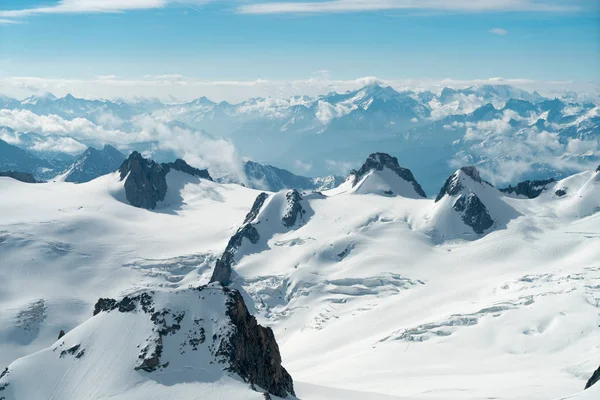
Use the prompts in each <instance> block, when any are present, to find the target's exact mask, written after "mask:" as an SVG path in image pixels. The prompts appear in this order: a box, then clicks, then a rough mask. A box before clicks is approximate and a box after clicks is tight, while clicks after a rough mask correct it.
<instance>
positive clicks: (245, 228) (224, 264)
mask: <svg viewBox="0 0 600 400" xmlns="http://www.w3.org/2000/svg"><path fill="white" fill-rule="evenodd" d="M268 197H269V195H268V194H266V193H264V192H263V193H261V194H259V195H258V197H256V200H254V204H252V208H251V209H250V212H248V214H247V215H246V218H244V224H243V225H242V226H241V227H240V228H239V229H238V230H237V232H236V233H235V234H234V235H233V236H232V237H231V238H230V239H229V242H228V243H227V247H226V248H225V251H224V252H223V254H222V255H221V257H220V258H219V259H218V260H217V262H216V263H215V269H214V270H213V274H212V276H211V278H210V283H213V282H220V283H221V284H222V285H224V286H227V285H229V284H230V283H231V273H232V272H233V265H234V264H235V254H236V253H237V250H238V249H239V248H240V246H241V245H242V242H243V240H244V238H246V239H248V240H249V241H250V243H252V244H256V243H258V241H259V239H260V235H259V233H258V231H257V230H256V228H255V227H254V225H253V224H252V222H253V221H254V220H255V219H256V217H257V216H258V214H259V212H260V210H261V208H262V207H263V205H264V203H265V200H267V198H268Z"/></svg>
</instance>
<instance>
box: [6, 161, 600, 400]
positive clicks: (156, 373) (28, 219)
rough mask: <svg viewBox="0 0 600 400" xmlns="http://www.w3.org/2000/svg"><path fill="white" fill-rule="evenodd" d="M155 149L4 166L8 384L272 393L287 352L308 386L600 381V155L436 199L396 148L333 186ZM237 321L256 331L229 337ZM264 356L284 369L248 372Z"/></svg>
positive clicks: (481, 394) (29, 394) (17, 394)
mask: <svg viewBox="0 0 600 400" xmlns="http://www.w3.org/2000/svg"><path fill="white" fill-rule="evenodd" d="M142 160H143V158H142V157H141V155H139V156H138V155H133V157H129V159H128V161H126V162H125V163H124V164H123V166H122V171H120V172H115V173H111V174H108V175H104V176H101V177H99V178H97V179H94V180H92V181H90V182H86V183H82V184H78V185H73V184H70V183H65V182H49V183H41V184H28V183H23V182H19V181H17V180H14V179H11V178H6V177H0V193H2V196H0V210H1V211H0V251H1V252H2V261H1V266H2V268H0V280H1V281H2V282H3V285H2V289H0V364H3V365H5V366H7V367H8V368H7V369H6V370H4V372H0V374H1V375H2V376H1V377H0V387H2V388H3V390H2V391H1V392H0V396H4V397H6V399H7V400H8V399H10V400H13V399H17V400H20V399H22V398H27V399H37V398H51V399H60V400H75V399H77V400H79V399H82V398H90V399H91V398H102V397H115V398H123V399H125V398H128V399H129V398H134V399H135V398H165V397H178V398H207V399H208V398H211V399H212V398H255V397H261V396H263V395H262V393H260V392H263V391H269V392H270V393H271V395H270V396H271V398H276V397H275V396H276V395H285V394H286V393H287V394H292V391H291V389H292V387H291V386H290V385H291V378H290V380H288V375H286V374H284V373H283V369H280V366H281V360H283V365H285V370H286V371H288V372H289V376H290V377H293V390H294V392H293V393H295V394H296V395H297V396H298V398H302V399H308V400H310V399H325V398H326V399H395V398H411V399H432V398H445V399H481V398H490V397H494V398H503V399H515V400H516V399H529V400H536V399H539V400H542V399H544V400H545V399H552V398H567V397H566V396H570V395H573V396H575V397H571V398H576V399H591V398H594V397H593V396H594V395H595V394H597V388H598V386H597V384H596V385H593V386H591V387H590V388H589V389H587V390H585V391H583V392H581V393H579V394H575V393H578V392H580V391H582V390H583V389H584V387H585V386H586V383H587V382H588V380H589V379H590V377H591V376H592V374H593V373H594V371H595V370H596V369H597V368H598V356H599V355H600V347H599V346H598V343H600V329H599V325H600V320H599V315H600V314H599V313H598V310H599V308H598V307H599V304H600V292H599V291H598V284H599V282H600V268H599V265H598V259H599V257H600V246H598V243H599V242H598V241H599V239H600V231H599V229H598V227H599V225H598V221H599V219H598V218H600V200H599V199H600V170H597V169H596V168H597V166H596V168H594V169H592V170H588V171H584V172H581V173H578V174H575V175H572V176H569V177H567V178H564V179H560V180H556V181H555V182H549V183H548V184H546V185H545V189H544V190H541V192H540V193H538V194H537V195H536V196H528V195H526V193H529V191H528V190H529V189H528V190H526V191H524V192H522V193H505V192H502V191H500V190H497V189H496V188H495V187H493V186H492V185H491V184H489V183H487V182H486V180H485V179H484V178H483V177H482V176H481V174H480V173H478V170H477V169H476V168H472V167H465V168H461V169H459V170H457V171H456V172H455V173H453V174H451V176H450V178H449V179H448V182H447V184H445V185H440V186H443V188H442V190H439V192H440V195H439V196H438V198H439V199H438V201H436V200H435V199H429V198H426V197H424V195H422V194H421V192H422V191H423V189H422V188H421V185H420V175H418V174H413V173H412V172H411V171H410V170H408V169H407V168H406V167H408V166H410V165H407V164H405V163H404V162H402V161H401V160H399V159H398V158H396V157H392V156H390V155H388V154H385V153H379V154H376V153H374V154H372V155H371V156H369V157H368V158H367V160H366V161H365V162H364V163H362V164H358V163H357V165H356V167H358V168H357V169H356V170H355V171H354V172H353V173H352V174H351V175H349V176H348V178H347V179H346V181H345V182H344V183H343V184H342V185H341V186H340V187H338V188H335V189H332V190H327V191H323V192H322V193H300V192H299V191H297V190H283V191H280V192H277V193H273V192H260V191H257V190H254V189H251V188H248V187H243V186H241V185H237V184H223V183H217V182H213V181H211V180H209V179H207V178H202V177H198V176H194V174H190V173H189V171H188V172H186V171H187V170H188V167H189V166H188V167H184V166H183V164H181V163H178V162H175V163H173V164H178V166H171V165H169V166H168V169H169V171H168V172H167V173H164V174H163V172H164V169H166V168H167V167H166V166H163V165H161V164H156V163H154V164H153V163H152V162H150V161H149V160H145V161H142ZM401 162H402V165H400V163H401ZM142 164H144V165H142ZM186 165H187V164H186ZM189 168H191V167H189ZM182 170H183V171H182ZM152 171H154V172H156V174H154V173H152V174H150V175H147V174H146V173H147V172H152ZM191 171H193V170H191ZM122 173H124V176H122V175H123V174H122ZM138 173H141V174H142V175H145V176H146V178H147V181H143V180H139V179H137V178H136V179H134V183H136V182H137V183H141V184H140V185H136V187H137V188H138V189H139V188H142V187H146V188H148V187H151V188H154V189H157V190H159V189H161V188H162V186H161V185H162V183H161V184H160V185H155V184H154V183H156V182H155V181H154V178H161V177H162V178H164V184H165V187H166V193H165V197H164V199H163V200H162V201H161V200H157V203H156V207H155V208H153V209H144V208H139V207H133V206H132V205H131V204H130V201H128V198H127V191H128V189H127V187H126V186H127V185H128V184H127V180H128V179H129V178H130V177H132V178H133V177H134V176H135V175H136V174H138ZM138 178H139V177H138ZM162 178H161V179H162ZM161 182H162V180H161ZM534 186H535V188H537V186H536V185H534ZM419 188H421V189H420V190H419ZM154 189H153V190H154ZM438 189H439V188H438ZM530 189H532V188H530ZM532 190H533V189H532ZM535 190H538V189H535ZM388 191H392V194H390V193H389V192H388ZM386 192H388V193H386ZM475 198H477V199H478V200H474V199H475ZM40 199H43V201H40ZM461 199H462V200H461ZM457 208H458V209H457ZM482 210H485V213H487V215H488V216H489V218H490V219H491V221H492V223H491V225H489V224H486V228H485V229H483V230H479V231H480V232H481V233H478V232H477V231H476V230H475V229H476V228H477V227H480V224H479V223H480V222H485V221H486V220H487V219H486V218H485V217H484V215H485V213H484V212H483V211H482ZM488 225H489V226H488ZM211 280H212V281H213V282H212V283H210V284H209V282H210V281H211ZM222 283H224V284H226V286H227V288H223V286H222V285H221V284H222ZM236 291H237V292H239V294H240V295H236V294H235V293H237V292H236ZM233 297H236V299H235V301H233V300H232V299H233ZM98 299H103V300H102V301H98ZM112 299H114V300H112ZM242 299H243V303H242ZM232 301H233V303H232ZM227 304H236V307H229V308H228V306H227ZM242 304H245V306H242ZM150 308H153V310H151V311H150ZM234 308H235V310H237V312H238V314H237V315H238V316H239V315H244V316H245V317H244V318H241V320H242V321H253V319H252V317H250V315H254V316H255V318H256V321H255V322H254V323H252V322H248V324H249V325H248V326H247V328H246V327H244V328H243V329H239V326H240V325H238V323H239V322H240V319H239V318H232V317H231V315H230V314H231V312H230V313H229V314H228V309H229V310H230V311H231V310H233V309H234ZM246 309H247V313H246V312H244V310H246ZM95 311H96V315H93V314H94V312H95ZM239 312H241V313H239ZM256 323H259V324H260V325H263V326H265V327H267V328H265V329H262V328H259V327H258V326H256V325H255V324H256ZM234 326H235V327H237V328H238V329H235V328H234ZM201 328H202V329H201ZM270 330H272V334H271V333H269V332H270ZM61 331H64V332H65V334H64V335H63V334H61V333H60V332H61ZM232 332H238V333H241V334H244V335H245V334H246V333H247V334H248V336H246V338H247V339H248V340H249V341H251V342H252V343H254V345H250V344H248V343H250V342H244V343H247V344H245V345H244V346H241V347H237V348H236V347H233V348H230V347H228V348H227V349H226V350H224V351H225V353H223V352H221V351H219V349H222V346H221V345H222V343H232V340H231V338H232V336H231V335H232ZM252 332H259V333H258V336H255V335H253V334H252ZM260 332H262V333H260ZM202 333H203V334H202ZM215 334H216V337H215ZM59 336H60V338H59V339H58V340H57V338H58V337H59ZM234 336H235V334H234ZM256 337H260V338H262V339H260V340H259V341H254V340H253V339H251V338H256ZM202 338H204V340H202ZM263 339H264V341H263ZM271 339H274V340H275V339H276V343H277V345H276V348H277V349H278V352H279V356H280V358H279V356H278V355H277V352H276V351H275V347H274V346H275V344H274V340H271ZM244 340H246V339H244ZM233 342H235V343H239V342H237V341H235V340H234V341H233ZM267 343H270V346H271V347H269V345H267ZM159 344H160V345H161V346H162V347H161V351H160V352H158V351H157V349H158V348H159V347H158V345H159ZM194 348H196V350H194ZM244 349H246V350H252V349H253V350H252V351H243V350H244ZM159 353H160V354H159ZM232 354H235V357H236V358H235V360H247V361H248V362H240V363H237V364H236V363H235V362H234V361H232V360H234V359H232V358H231V357H230V356H231V355H232ZM257 355H258V359H262V360H263V361H264V365H265V367H269V368H271V369H269V370H262V371H263V372H259V371H258V370H256V369H255V370H253V371H254V372H252V373H251V374H246V373H245V372H240V371H246V372H247V371H250V370H252V368H254V367H256V366H257V365H260V363H257V362H255V361H256V360H257V359H255V358H254V357H255V356H257ZM140 356H141V357H140ZM245 357H250V358H245ZM261 357H264V358H261ZM250 360H254V361H251V362H250ZM211 362H212V364H211ZM167 363H168V365H167ZM242 367H244V368H242ZM136 368H137V369H136ZM0 370H2V368H0ZM148 370H150V371H148ZM253 377H258V378H260V379H262V378H265V380H261V381H259V380H253V379H255V378H253ZM432 377H435V379H432ZM258 378H257V379H258ZM261 382H262V383H261ZM269 382H270V383H269ZM274 382H277V384H276V385H275V386H272V385H271V383H274ZM252 384H254V385H252ZM253 387H254V390H253ZM282 389H283V390H285V393H283V392H282V391H279V390H282ZM119 396H120V397H119Z"/></svg>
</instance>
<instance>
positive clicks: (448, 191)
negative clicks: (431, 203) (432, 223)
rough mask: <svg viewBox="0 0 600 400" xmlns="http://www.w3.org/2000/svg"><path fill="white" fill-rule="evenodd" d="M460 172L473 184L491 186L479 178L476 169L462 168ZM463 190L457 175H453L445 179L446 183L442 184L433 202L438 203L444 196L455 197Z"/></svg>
mask: <svg viewBox="0 0 600 400" xmlns="http://www.w3.org/2000/svg"><path fill="white" fill-rule="evenodd" d="M460 171H462V172H464V173H465V174H466V175H468V176H469V177H470V178H471V179H473V180H474V181H475V182H478V183H485V184H487V185H489V186H492V184H491V183H489V182H487V181H484V180H483V179H481V176H480V175H479V171H478V170H477V168H475V167H473V166H469V167H462V168H461V169H460ZM463 189H464V188H463V186H462V184H461V183H460V179H459V178H458V175H457V174H456V173H454V174H452V175H451V176H450V177H449V178H448V179H446V182H445V183H444V186H442V189H441V190H440V193H439V194H438V195H437V197H436V198H435V202H436V203H437V202H438V201H440V200H441V199H442V197H444V195H449V196H455V195H457V194H459V193H460V192H461V191H462V190H463Z"/></svg>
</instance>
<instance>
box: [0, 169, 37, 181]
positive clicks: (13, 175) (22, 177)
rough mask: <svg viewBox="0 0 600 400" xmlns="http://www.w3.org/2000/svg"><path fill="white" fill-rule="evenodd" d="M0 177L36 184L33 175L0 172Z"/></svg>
mask: <svg viewBox="0 0 600 400" xmlns="http://www.w3.org/2000/svg"><path fill="white" fill-rule="evenodd" d="M0 176H6V177H9V178H13V179H16V180H18V181H21V182H25V183H38V181H36V180H35V178H34V177H33V175H31V174H28V173H27V172H17V171H6V172H0Z"/></svg>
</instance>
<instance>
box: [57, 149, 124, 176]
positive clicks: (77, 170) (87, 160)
mask: <svg viewBox="0 0 600 400" xmlns="http://www.w3.org/2000/svg"><path fill="white" fill-rule="evenodd" d="M123 160H125V155H124V154H123V153H121V152H120V151H119V150H117V149H115V148H114V147H113V146H110V145H105V146H104V148H103V149H102V150H97V149H95V148H93V147H89V148H88V149H87V150H86V151H84V152H83V154H82V155H80V156H79V157H77V159H76V160H75V162H74V163H73V164H72V165H71V167H69V169H68V170H67V171H68V172H67V174H66V176H65V182H76V183H83V182H89V181H91V180H93V179H96V178H98V177H99V176H102V175H106V174H108V173H111V172H113V171H115V170H116V169H117V168H119V166H120V165H121V164H122V163H123Z"/></svg>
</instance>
